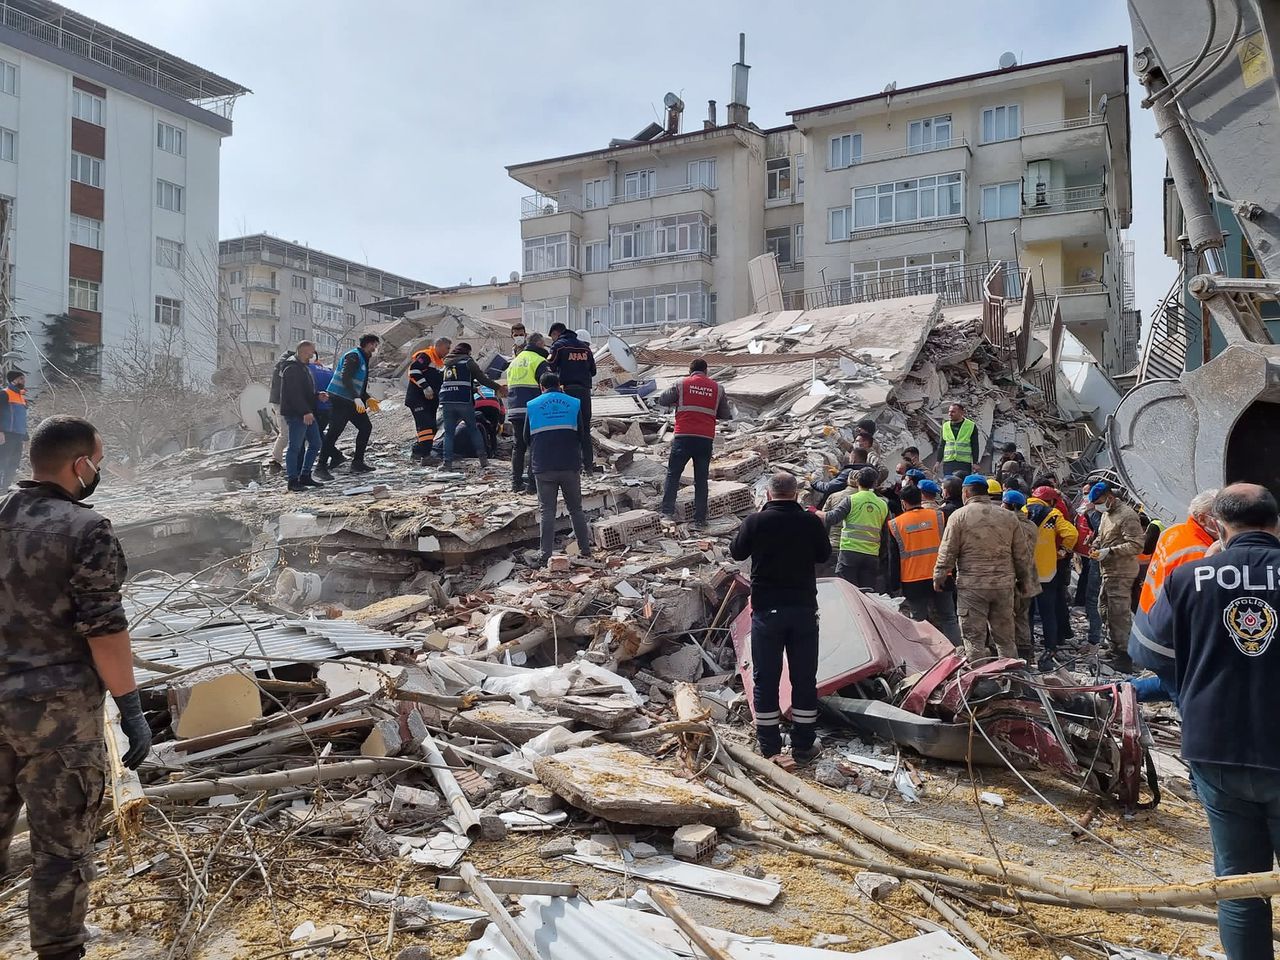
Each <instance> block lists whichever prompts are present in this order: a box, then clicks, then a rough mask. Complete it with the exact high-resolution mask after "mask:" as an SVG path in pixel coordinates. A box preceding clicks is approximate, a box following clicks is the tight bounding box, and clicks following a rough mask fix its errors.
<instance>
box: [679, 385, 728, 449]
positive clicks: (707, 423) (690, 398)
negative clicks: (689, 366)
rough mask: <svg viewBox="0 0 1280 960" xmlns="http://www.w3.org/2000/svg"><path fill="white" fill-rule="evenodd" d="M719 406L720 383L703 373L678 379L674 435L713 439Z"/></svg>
mask: <svg viewBox="0 0 1280 960" xmlns="http://www.w3.org/2000/svg"><path fill="white" fill-rule="evenodd" d="M719 406H720V384H718V383H716V382H715V381H714V380H712V379H711V378H710V377H708V376H707V375H706V374H705V373H695V374H693V375H692V376H689V377H685V378H684V379H683V380H681V381H680V399H679V400H678V401H677V405H676V436H677V437H706V438H707V439H709V440H713V439H715V435H716V410H717V409H718V408H719Z"/></svg>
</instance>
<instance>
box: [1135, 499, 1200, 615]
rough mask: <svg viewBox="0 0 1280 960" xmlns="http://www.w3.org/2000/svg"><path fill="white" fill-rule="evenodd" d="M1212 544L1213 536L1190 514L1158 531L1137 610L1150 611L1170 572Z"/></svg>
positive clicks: (1197, 556) (1193, 561) (1191, 561)
mask: <svg viewBox="0 0 1280 960" xmlns="http://www.w3.org/2000/svg"><path fill="white" fill-rule="evenodd" d="M1212 544H1213V537H1212V536H1211V535H1210V534H1209V532H1208V531H1207V530H1205V528H1204V527H1202V526H1200V524H1198V523H1196V521H1195V519H1194V518H1192V517H1187V519H1186V521H1185V522H1184V523H1176V524H1174V525H1173V526H1172V527H1170V528H1169V529H1168V530H1166V531H1165V532H1164V533H1162V534H1160V540H1159V541H1158V542H1157V543H1156V552H1155V553H1153V554H1152V555H1151V563H1150V565H1149V566H1148V567H1147V578H1146V579H1145V580H1143V581H1142V594H1141V596H1140V597H1139V598H1138V609H1139V610H1141V611H1142V612H1143V613H1150V612H1151V608H1152V607H1153V606H1154V605H1155V602H1156V598H1157V597H1159V596H1160V590H1161V589H1162V588H1163V587H1164V581H1165V579H1166V578H1167V577H1168V576H1169V574H1170V573H1172V572H1173V571H1174V570H1176V569H1178V567H1180V566H1182V565H1183V564H1184V563H1195V562H1196V561H1197V560H1203V559H1204V554H1205V551H1206V550H1208V549H1209V547H1210V546H1211V545H1212Z"/></svg>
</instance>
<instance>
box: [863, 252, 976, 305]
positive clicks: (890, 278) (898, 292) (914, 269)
mask: <svg viewBox="0 0 1280 960" xmlns="http://www.w3.org/2000/svg"><path fill="white" fill-rule="evenodd" d="M963 269H964V257H963V255H962V254H961V253H960V251H959V250H951V251H947V252H945V253H932V254H930V253H924V254H913V255H912V256H909V257H887V258H883V259H880V260H867V261H864V262H859V263H853V264H850V268H849V273H850V276H851V278H852V282H850V281H844V283H845V284H848V286H844V285H843V284H842V288H843V289H842V290H841V294H842V295H843V297H844V298H845V300H846V301H857V300H878V299H883V298H885V297H901V296H911V295H915V294H929V293H942V292H944V291H946V290H948V289H950V288H951V286H952V285H953V284H954V283H956V282H957V281H958V279H959V277H960V275H961V271H962V270H963Z"/></svg>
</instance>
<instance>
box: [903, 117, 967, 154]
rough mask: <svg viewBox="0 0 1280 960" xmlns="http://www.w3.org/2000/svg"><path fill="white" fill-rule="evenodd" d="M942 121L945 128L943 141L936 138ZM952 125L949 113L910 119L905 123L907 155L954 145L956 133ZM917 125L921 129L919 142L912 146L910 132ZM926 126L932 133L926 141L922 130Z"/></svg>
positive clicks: (943, 148)
mask: <svg viewBox="0 0 1280 960" xmlns="http://www.w3.org/2000/svg"><path fill="white" fill-rule="evenodd" d="M943 121H945V123H946V128H947V139H946V141H945V142H944V141H941V140H939V138H938V128H939V127H940V126H942V125H943ZM954 126H955V125H954V123H953V121H952V116H951V114H949V113H940V114H938V115H937V116H934V117H920V118H919V119H917V120H912V121H911V122H910V123H908V124H907V153H908V155H911V156H914V155H916V154H918V153H933V152H934V151H935V150H947V149H949V148H951V147H953V146H955V145H956V143H955V141H956V135H955V131H954ZM917 127H918V128H919V129H920V131H921V133H920V143H919V144H918V145H914V146H913V145H912V143H911V132H912V131H913V130H915V129H916V128H917ZM926 127H927V128H928V129H929V131H930V132H931V134H932V136H931V138H930V140H929V141H928V142H927V143H926V141H925V137H924V130H925V128H926Z"/></svg>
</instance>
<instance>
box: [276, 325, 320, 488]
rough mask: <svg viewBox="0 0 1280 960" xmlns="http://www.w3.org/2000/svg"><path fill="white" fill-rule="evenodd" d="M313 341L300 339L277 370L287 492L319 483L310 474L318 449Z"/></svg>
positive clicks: (316, 485)
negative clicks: (286, 435) (286, 443)
mask: <svg viewBox="0 0 1280 960" xmlns="http://www.w3.org/2000/svg"><path fill="white" fill-rule="evenodd" d="M315 355H316V345H315V344H314V343H312V342H311V341H310V340H303V341H301V342H300V343H299V344H298V346H297V347H296V348H295V350H294V355H293V359H292V360H290V361H289V362H288V363H286V364H285V365H284V369H283V370H282V371H281V374H280V417H281V419H283V420H284V422H285V425H286V426H287V427H288V429H289V447H288V449H287V451H286V453H285V474H286V476H287V477H288V490H289V492H290V493H302V492H304V491H305V490H306V489H307V488H308V487H322V486H324V484H322V483H317V482H316V481H315V479H313V478H312V476H311V469H312V467H313V465H314V464H315V461H316V455H317V454H318V453H319V452H320V443H321V440H320V427H319V425H318V424H317V423H316V405H317V404H318V403H319V402H320V401H319V397H318V396H317V391H316V382H315V380H314V379H312V376H311V360H312V358H313V357H315Z"/></svg>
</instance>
